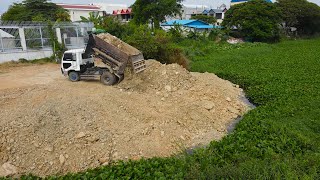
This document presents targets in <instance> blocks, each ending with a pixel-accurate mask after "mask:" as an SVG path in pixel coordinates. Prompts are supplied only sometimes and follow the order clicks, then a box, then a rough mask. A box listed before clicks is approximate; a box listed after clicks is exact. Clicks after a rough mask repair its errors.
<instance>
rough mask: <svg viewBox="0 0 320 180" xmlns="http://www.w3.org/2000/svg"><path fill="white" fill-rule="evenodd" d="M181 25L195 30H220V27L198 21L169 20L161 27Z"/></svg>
mask: <svg viewBox="0 0 320 180" xmlns="http://www.w3.org/2000/svg"><path fill="white" fill-rule="evenodd" d="M174 25H182V26H184V27H189V28H195V29H212V28H221V27H220V26H214V25H211V24H208V23H206V22H203V21H199V20H195V19H192V20H185V19H184V20H171V21H168V22H165V23H162V24H161V26H174Z"/></svg>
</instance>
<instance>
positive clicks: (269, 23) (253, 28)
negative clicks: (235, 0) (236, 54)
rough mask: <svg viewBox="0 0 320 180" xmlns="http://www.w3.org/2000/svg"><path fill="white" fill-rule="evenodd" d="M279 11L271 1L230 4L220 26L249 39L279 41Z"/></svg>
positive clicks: (256, 0) (262, 0)
mask: <svg viewBox="0 0 320 180" xmlns="http://www.w3.org/2000/svg"><path fill="white" fill-rule="evenodd" d="M280 22H281V19H280V11H279V10H278V9H277V7H276V6H275V5H274V4H273V3H269V2H266V1H265V0H252V1H249V2H247V3H242V4H238V5H235V6H232V7H231V8H230V9H229V10H228V11H227V12H226V14H225V19H224V21H223V23H222V26H223V27H224V28H226V29H227V30H234V29H235V28H236V31H238V32H239V33H240V35H241V36H242V37H244V38H246V39H247V40H249V41H253V42H255V41H259V42H276V41H279V39H280V35H279V32H280V31H279V24H280Z"/></svg>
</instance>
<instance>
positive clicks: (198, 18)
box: [191, 15, 217, 24]
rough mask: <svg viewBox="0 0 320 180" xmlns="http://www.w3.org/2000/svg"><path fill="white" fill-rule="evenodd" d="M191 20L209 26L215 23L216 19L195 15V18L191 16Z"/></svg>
mask: <svg viewBox="0 0 320 180" xmlns="http://www.w3.org/2000/svg"><path fill="white" fill-rule="evenodd" d="M191 19H197V20H200V21H203V22H206V23H209V24H214V23H216V22H217V19H216V18H215V17H213V16H207V15H195V16H192V17H191Z"/></svg>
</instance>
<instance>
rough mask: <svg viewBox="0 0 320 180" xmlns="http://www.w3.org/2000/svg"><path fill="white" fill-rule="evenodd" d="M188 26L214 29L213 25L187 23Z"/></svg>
mask: <svg viewBox="0 0 320 180" xmlns="http://www.w3.org/2000/svg"><path fill="white" fill-rule="evenodd" d="M187 27H191V28H196V29H212V28H214V26H213V25H187Z"/></svg>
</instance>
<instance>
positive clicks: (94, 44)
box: [61, 33, 146, 86]
mask: <svg viewBox="0 0 320 180" xmlns="http://www.w3.org/2000/svg"><path fill="white" fill-rule="evenodd" d="M97 61H100V62H103V64H104V66H96V65H95V62H97ZM128 66H129V67H130V68H131V69H132V71H133V72H134V73H139V72H142V71H144V70H145V69H146V64H145V60H144V57H143V54H142V53H141V52H140V51H139V50H138V49H136V48H134V47H132V46H130V45H129V44H127V43H125V42H123V41H121V40H120V39H118V38H116V37H114V36H112V35H110V34H108V33H100V34H93V33H90V34H89V41H88V44H87V46H86V48H85V49H74V50H68V51H65V52H64V55H63V58H62V61H61V72H62V74H63V75H65V76H68V77H69V79H70V81H72V82H76V81H79V80H84V79H100V81H101V82H102V83H103V84H105V85H109V86H110V85H114V84H116V83H120V82H121V81H122V80H123V78H124V72H125V69H126V67H128Z"/></svg>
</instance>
